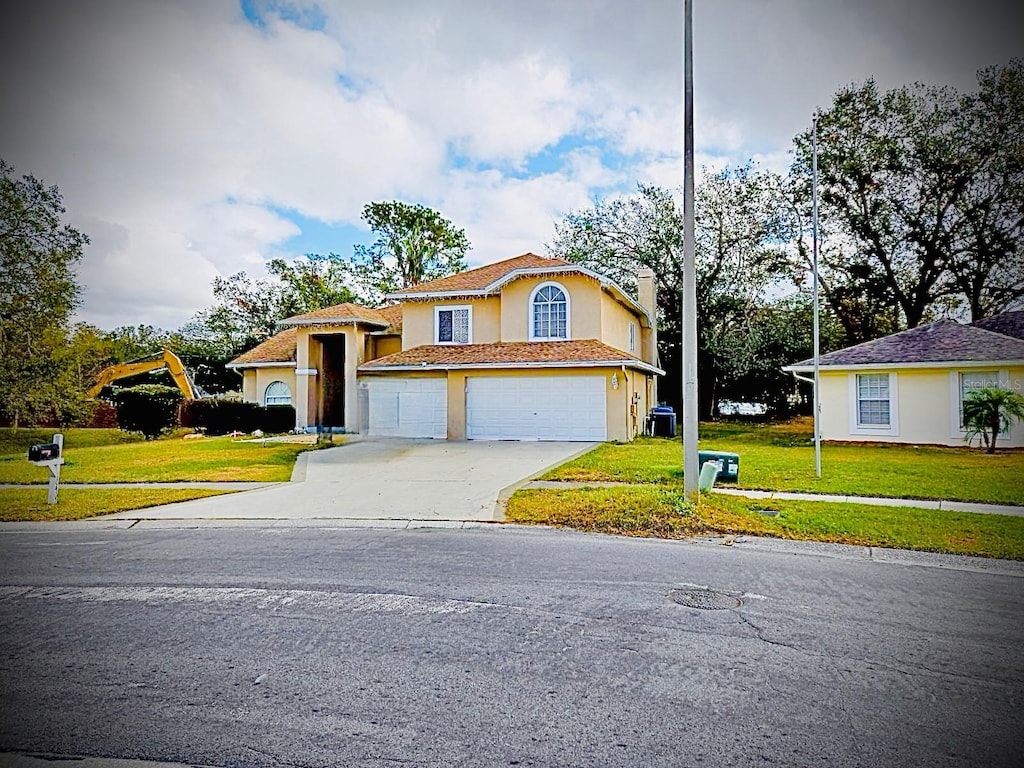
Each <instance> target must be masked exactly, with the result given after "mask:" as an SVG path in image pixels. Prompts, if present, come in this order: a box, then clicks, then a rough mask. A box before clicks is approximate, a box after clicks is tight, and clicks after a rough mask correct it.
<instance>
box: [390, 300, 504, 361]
mask: <svg viewBox="0 0 1024 768" xmlns="http://www.w3.org/2000/svg"><path fill="white" fill-rule="evenodd" d="M435 307H472V320H471V329H472V330H471V334H472V337H473V343H474V344H493V343H494V342H496V341H501V299H499V298H498V297H497V296H488V297H487V298H484V299H466V300H452V301H407V302H405V304H404V305H403V307H402V349H412V348H413V347H419V346H422V345H423V344H433V343H434V308H435Z"/></svg>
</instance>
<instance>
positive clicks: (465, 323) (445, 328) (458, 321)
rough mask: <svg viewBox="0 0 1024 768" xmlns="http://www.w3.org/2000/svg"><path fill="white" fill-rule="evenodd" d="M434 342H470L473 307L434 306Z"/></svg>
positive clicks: (471, 340)
mask: <svg viewBox="0 0 1024 768" xmlns="http://www.w3.org/2000/svg"><path fill="white" fill-rule="evenodd" d="M434 343H435V344H472V343H473V307H471V306H468V305H467V306H461V307H434Z"/></svg>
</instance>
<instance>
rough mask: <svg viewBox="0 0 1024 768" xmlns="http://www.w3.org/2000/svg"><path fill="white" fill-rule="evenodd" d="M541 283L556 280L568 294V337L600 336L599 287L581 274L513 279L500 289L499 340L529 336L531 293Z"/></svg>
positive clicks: (600, 305) (600, 308)
mask: <svg viewBox="0 0 1024 768" xmlns="http://www.w3.org/2000/svg"><path fill="white" fill-rule="evenodd" d="M544 283H556V284H558V285H560V286H562V287H563V288H564V289H565V291H566V293H567V294H568V295H569V338H572V339H600V338H601V310H602V301H601V287H600V286H599V285H598V283H597V281H595V280H593V279H591V278H589V277H583V276H581V275H558V276H557V277H556V278H547V277H544V278H540V277H535V278H534V277H531V278H523V279H521V280H515V281H513V282H511V283H509V284H508V285H506V286H505V287H504V288H502V290H501V340H502V341H529V340H530V322H531V311H530V295H531V294H532V293H533V291H534V289H535V288H537V287H538V286H540V285H543V284H544Z"/></svg>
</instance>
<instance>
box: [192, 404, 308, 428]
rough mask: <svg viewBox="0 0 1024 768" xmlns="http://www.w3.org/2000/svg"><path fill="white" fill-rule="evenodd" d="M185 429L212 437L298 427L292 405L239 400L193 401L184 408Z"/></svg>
mask: <svg viewBox="0 0 1024 768" xmlns="http://www.w3.org/2000/svg"><path fill="white" fill-rule="evenodd" d="M180 417H181V426H183V427H188V428H190V429H202V430H204V431H205V432H206V434H208V435H226V434H227V433H229V432H235V431H238V432H255V431H256V430H257V429H260V430H263V431H264V432H288V431H290V430H291V429H292V428H293V427H294V426H295V408H293V407H292V406H290V405H271V406H269V407H266V408H264V407H263V406H261V405H259V404H257V403H244V402H240V401H238V400H214V399H204V400H189V401H186V402H184V403H182V406H181V413H180Z"/></svg>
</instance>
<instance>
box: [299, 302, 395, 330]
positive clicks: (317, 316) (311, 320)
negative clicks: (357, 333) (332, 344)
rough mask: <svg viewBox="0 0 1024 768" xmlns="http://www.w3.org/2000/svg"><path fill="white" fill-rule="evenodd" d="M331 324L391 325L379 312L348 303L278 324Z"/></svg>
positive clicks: (303, 314)
mask: <svg viewBox="0 0 1024 768" xmlns="http://www.w3.org/2000/svg"><path fill="white" fill-rule="evenodd" d="M331 323H336V324H341V323H365V324H367V325H379V326H380V327H382V328H386V327H387V326H389V325H391V322H390V320H388V318H387V317H386V316H385V315H384V314H383V313H382V312H381V311H380V310H378V309H373V308H371V307H364V306H362V305H361V304H352V303H350V302H346V303H345V304H334V305H333V306H330V307H322V308H320V309H314V310H311V311H310V312H303V313H302V314H301V315H293V316H292V317H286V318H285V319H284V320H282V321H281V322H280V323H279V324H280V325H325V324H331Z"/></svg>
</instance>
